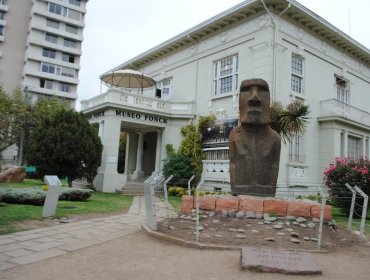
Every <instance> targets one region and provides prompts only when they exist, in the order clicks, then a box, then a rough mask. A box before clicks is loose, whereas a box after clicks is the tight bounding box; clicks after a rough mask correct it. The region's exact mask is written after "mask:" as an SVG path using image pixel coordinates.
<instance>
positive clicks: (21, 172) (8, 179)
mask: <svg viewBox="0 0 370 280" xmlns="http://www.w3.org/2000/svg"><path fill="white" fill-rule="evenodd" d="M25 177H26V169H25V168H24V167H23V166H15V165H4V166H3V167H2V170H1V173H0V183H21V182H23V179H24V178H25Z"/></svg>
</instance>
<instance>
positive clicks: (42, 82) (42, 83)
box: [40, 79, 53, 89]
mask: <svg viewBox="0 0 370 280" xmlns="http://www.w3.org/2000/svg"><path fill="white" fill-rule="evenodd" d="M40 87H41V88H47V89H53V81H51V80H45V79H41V80H40Z"/></svg>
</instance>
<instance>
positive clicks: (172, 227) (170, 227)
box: [168, 226, 176, 230]
mask: <svg viewBox="0 0 370 280" xmlns="http://www.w3.org/2000/svg"><path fill="white" fill-rule="evenodd" d="M168 228H169V229H170V230H174V229H176V228H175V227H174V226H169V227H168Z"/></svg>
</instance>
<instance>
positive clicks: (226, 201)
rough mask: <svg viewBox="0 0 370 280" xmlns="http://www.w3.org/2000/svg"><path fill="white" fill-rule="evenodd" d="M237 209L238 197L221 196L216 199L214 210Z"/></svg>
mask: <svg viewBox="0 0 370 280" xmlns="http://www.w3.org/2000/svg"><path fill="white" fill-rule="evenodd" d="M232 209H234V210H236V211H238V210H239V198H237V197H233V196H230V197H221V198H217V199H216V209H215V210H216V212H220V211H222V210H226V211H229V210H232Z"/></svg>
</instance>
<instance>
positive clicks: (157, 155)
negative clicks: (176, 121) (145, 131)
mask: <svg viewBox="0 0 370 280" xmlns="http://www.w3.org/2000/svg"><path fill="white" fill-rule="evenodd" d="M161 147H162V131H161V130H158V131H157V147H156V152H155V170H154V171H155V172H159V171H160V169H161Z"/></svg>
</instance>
